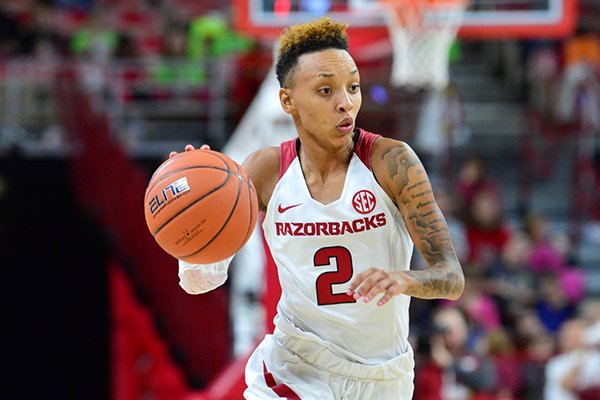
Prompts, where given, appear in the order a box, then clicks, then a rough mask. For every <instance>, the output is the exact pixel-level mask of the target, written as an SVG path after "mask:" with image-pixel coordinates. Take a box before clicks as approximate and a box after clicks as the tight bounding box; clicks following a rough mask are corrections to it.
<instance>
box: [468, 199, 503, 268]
mask: <svg viewBox="0 0 600 400" xmlns="http://www.w3.org/2000/svg"><path fill="white" fill-rule="evenodd" d="M468 210H469V213H468V214H467V215H468V219H467V238H468V241H469V263H470V264H475V265H479V266H480V267H482V268H485V269H487V268H489V266H491V265H492V264H494V263H496V262H498V260H499V259H500V255H501V254H502V251H503V249H504V245H505V244H506V243H507V242H508V240H509V239H510V235H511V231H510V228H509V227H508V225H507V222H506V221H505V218H504V210H503V208H502V200H501V198H500V194H499V192H498V191H497V190H494V189H493V188H492V187H489V188H480V189H479V190H477V191H476V192H475V193H474V194H473V198H472V199H471V202H470V206H469V208H468Z"/></svg>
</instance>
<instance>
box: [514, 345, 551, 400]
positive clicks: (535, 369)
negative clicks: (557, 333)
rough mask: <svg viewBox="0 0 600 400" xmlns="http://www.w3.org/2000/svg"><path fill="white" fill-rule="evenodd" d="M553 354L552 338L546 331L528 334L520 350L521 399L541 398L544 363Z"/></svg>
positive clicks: (543, 381) (544, 373) (532, 399)
mask: <svg viewBox="0 0 600 400" xmlns="http://www.w3.org/2000/svg"><path fill="white" fill-rule="evenodd" d="M553 354H554V338H553V337H552V336H550V335H549V334H548V333H541V334H539V335H536V336H530V337H529V338H528V339H527V343H526V345H525V348H524V349H523V351H521V352H520V356H519V360H520V365H521V368H520V371H521V387H520V390H519V397H520V398H521V399H523V400H543V397H544V396H543V394H544V393H543V391H542V390H540V389H541V388H543V387H544V384H545V382H546V372H545V370H546V363H547V362H548V360H549V359H550V357H552V355H553Z"/></svg>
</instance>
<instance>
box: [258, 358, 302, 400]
mask: <svg viewBox="0 0 600 400" xmlns="http://www.w3.org/2000/svg"><path fill="white" fill-rule="evenodd" d="M263 374H264V376H265V382H266V383H267V386H268V387H270V388H271V390H273V391H274V392H275V393H276V394H277V395H278V396H281V397H284V398H287V399H289V400H302V399H300V397H299V396H298V395H297V394H296V393H294V391H293V390H292V389H290V388H289V387H288V386H286V385H284V384H283V383H280V384H277V383H276V382H275V378H273V374H271V373H270V372H269V371H268V370H267V366H266V365H265V362H264V361H263Z"/></svg>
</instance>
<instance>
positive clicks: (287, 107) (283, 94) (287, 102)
mask: <svg viewBox="0 0 600 400" xmlns="http://www.w3.org/2000/svg"><path fill="white" fill-rule="evenodd" d="M279 102H280V103H281V108H283V111H285V112H286V113H288V114H290V115H291V114H292V112H293V110H294V102H293V101H292V97H291V96H290V93H289V91H288V89H286V88H281V89H279Z"/></svg>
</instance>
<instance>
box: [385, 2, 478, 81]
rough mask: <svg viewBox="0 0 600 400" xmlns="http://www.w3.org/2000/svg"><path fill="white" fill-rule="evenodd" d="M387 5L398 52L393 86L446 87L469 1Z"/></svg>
mask: <svg viewBox="0 0 600 400" xmlns="http://www.w3.org/2000/svg"><path fill="white" fill-rule="evenodd" d="M384 5H385V6H386V7H385V8H384V18H385V20H386V23H387V25H388V29H389V34H390V40H391V42H392V46H393V52H394V58H393V64H392V73H391V78H390V79H391V83H392V85H394V86H403V87H408V88H416V89H418V88H425V87H430V88H444V87H446V86H447V84H448V78H449V70H448V64H449V57H450V48H451V46H452V44H453V42H454V40H455V38H456V33H457V31H458V29H459V28H460V25H461V23H462V20H463V16H464V13H465V8H466V5H467V0H437V1H434V0H389V1H386V2H384Z"/></svg>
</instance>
